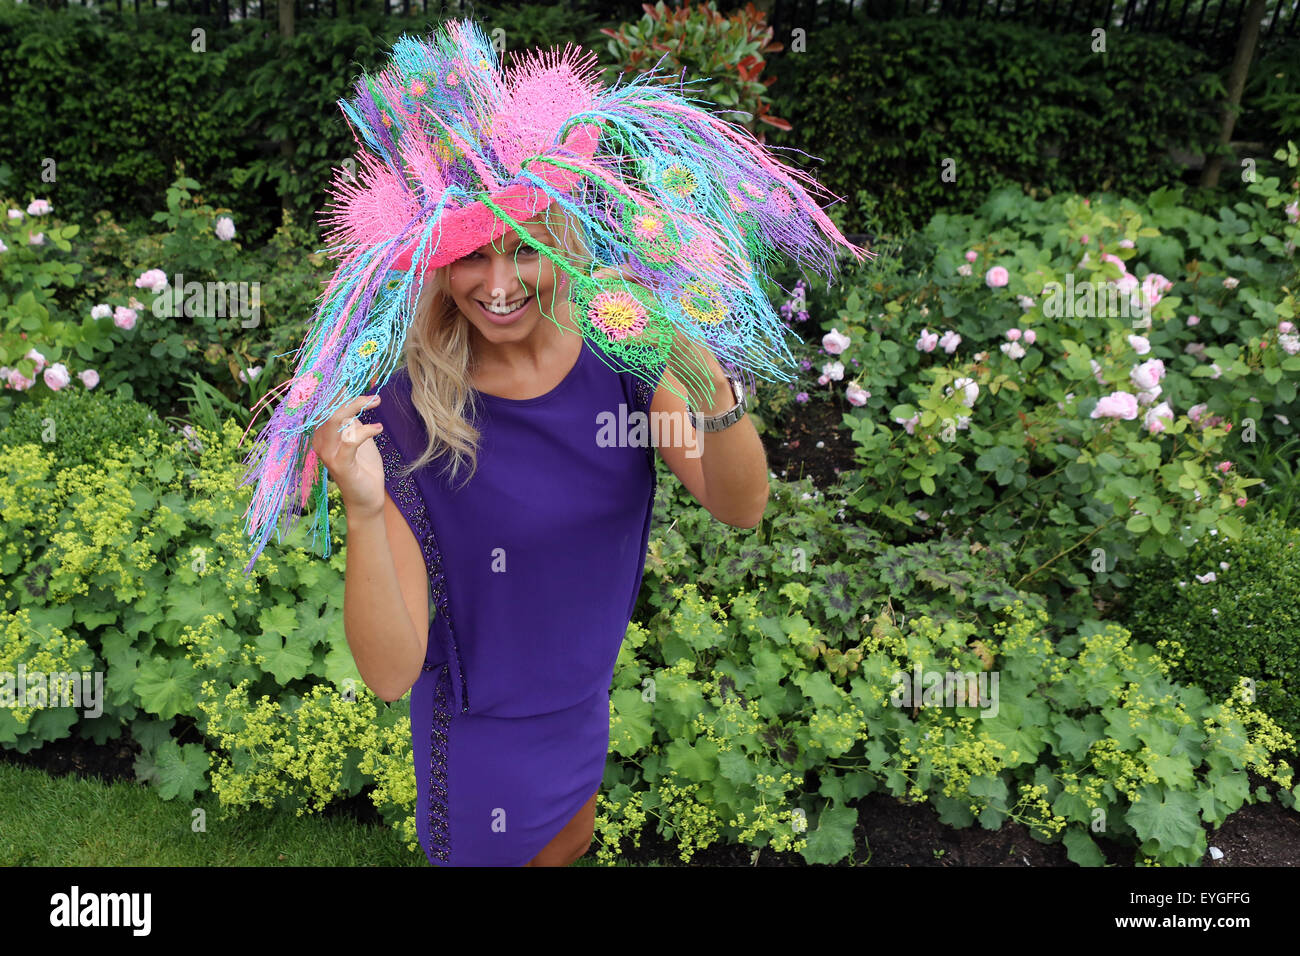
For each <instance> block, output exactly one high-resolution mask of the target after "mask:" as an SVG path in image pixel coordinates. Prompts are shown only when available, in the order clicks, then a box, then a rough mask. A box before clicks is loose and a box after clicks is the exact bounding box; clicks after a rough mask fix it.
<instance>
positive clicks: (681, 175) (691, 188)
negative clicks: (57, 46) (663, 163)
mask: <svg viewBox="0 0 1300 956" xmlns="http://www.w3.org/2000/svg"><path fill="white" fill-rule="evenodd" d="M660 182H662V183H663V186H664V189H666V190H668V191H669V192H672V193H676V194H677V195H679V196H689V195H690V194H691V193H693V192H695V187H696V186H698V185H699V183H698V182H696V180H695V174H694V173H692V172H691V171H690V170H689V169H687V168H686V167H685V166H683V165H682V164H681V163H673V165H671V166H669V167H668V168H667V169H665V170H664V174H663V176H662V177H661V179H660Z"/></svg>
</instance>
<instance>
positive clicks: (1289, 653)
mask: <svg viewBox="0 0 1300 956" xmlns="http://www.w3.org/2000/svg"><path fill="white" fill-rule="evenodd" d="M1220 562H1222V564H1220ZM1224 565H1227V567H1224ZM1210 572H1214V578H1213V579H1212V580H1211V579H1210V577H1209V573H1210ZM1196 575H1200V579H1198V578H1197V577H1196ZM1130 594H1131V603H1130V605H1129V606H1127V607H1125V608H1122V609H1121V615H1122V616H1123V617H1124V625H1125V627H1127V628H1129V630H1131V631H1132V632H1133V637H1134V638H1135V639H1137V640H1139V641H1146V642H1149V643H1152V644H1154V643H1155V642H1156V641H1158V640H1161V639H1168V640H1177V641H1180V642H1182V644H1183V646H1184V649H1185V651H1186V656H1185V657H1184V659H1183V669H1182V671H1180V673H1179V674H1178V675H1176V677H1177V679H1178V680H1180V681H1186V682H1189V683H1194V684H1197V685H1199V686H1200V687H1203V688H1204V689H1205V690H1206V691H1208V692H1209V693H1210V694H1212V695H1215V696H1217V697H1228V696H1230V695H1231V694H1233V693H1234V692H1235V691H1237V690H1238V688H1239V685H1240V684H1241V681H1242V678H1248V679H1249V681H1250V682H1252V683H1253V688H1252V690H1253V693H1254V696H1255V698H1256V700H1255V702H1256V703H1258V705H1259V707H1260V708H1261V709H1262V710H1264V711H1265V712H1266V713H1267V714H1268V715H1269V716H1270V717H1272V718H1273V719H1274V720H1276V721H1277V723H1278V725H1279V726H1280V727H1281V728H1282V729H1283V730H1285V731H1287V732H1288V733H1290V734H1291V735H1292V736H1294V737H1295V738H1296V739H1297V740H1298V741H1300V696H1297V695H1296V693H1295V682H1296V680H1297V679H1298V678H1300V530H1297V529H1295V528H1291V527H1289V526H1288V525H1287V524H1286V522H1284V521H1283V520H1281V519H1280V518H1278V517H1276V516H1275V515H1273V514H1272V513H1270V512H1267V511H1265V512H1261V513H1260V514H1259V515H1258V516H1257V517H1256V520H1255V521H1254V522H1252V523H1250V524H1248V525H1246V533H1245V535H1244V536H1243V537H1242V538H1241V539H1239V540H1237V541H1232V540H1230V539H1228V538H1227V537H1226V536H1224V535H1222V534H1219V535H1211V536H1208V537H1205V538H1202V539H1201V540H1200V541H1199V542H1197V543H1196V545H1194V546H1193V548H1192V550H1191V553H1190V554H1189V555H1188V556H1187V557H1185V558H1178V559H1176V560H1170V559H1168V558H1165V557H1163V556H1161V557H1159V558H1156V559H1153V560H1151V561H1149V562H1143V564H1142V565H1141V567H1140V568H1139V569H1138V571H1137V573H1135V574H1134V575H1133V584H1132V587H1131V589H1130Z"/></svg>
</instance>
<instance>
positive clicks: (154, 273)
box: [135, 269, 167, 292]
mask: <svg viewBox="0 0 1300 956" xmlns="http://www.w3.org/2000/svg"><path fill="white" fill-rule="evenodd" d="M135 287H136V288H137V289H148V290H149V291H150V292H161V291H162V290H163V289H165V288H167V273H165V272H163V271H162V270H161V269H150V270H149V271H147V272H145V273H144V274H142V275H141V276H140V278H138V279H136V280H135Z"/></svg>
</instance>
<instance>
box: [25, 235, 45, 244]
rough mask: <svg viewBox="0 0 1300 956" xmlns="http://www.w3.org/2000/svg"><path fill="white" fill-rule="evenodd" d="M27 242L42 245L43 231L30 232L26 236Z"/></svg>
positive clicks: (43, 239) (43, 242)
mask: <svg viewBox="0 0 1300 956" xmlns="http://www.w3.org/2000/svg"><path fill="white" fill-rule="evenodd" d="M27 244H28V245H29V246H43V245H45V233H43V232H34V233H32V234H31V235H30V236H28V237H27Z"/></svg>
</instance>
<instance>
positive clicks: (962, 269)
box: [957, 262, 970, 276]
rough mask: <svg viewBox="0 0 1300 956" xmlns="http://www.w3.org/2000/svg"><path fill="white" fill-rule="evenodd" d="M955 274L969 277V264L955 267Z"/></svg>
mask: <svg viewBox="0 0 1300 956" xmlns="http://www.w3.org/2000/svg"><path fill="white" fill-rule="evenodd" d="M957 274H958V275H961V276H968V275H970V263H969V262H963V263H962V264H961V265H959V266H958V267H957Z"/></svg>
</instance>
